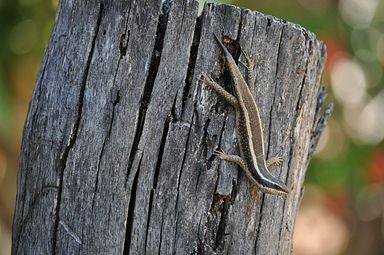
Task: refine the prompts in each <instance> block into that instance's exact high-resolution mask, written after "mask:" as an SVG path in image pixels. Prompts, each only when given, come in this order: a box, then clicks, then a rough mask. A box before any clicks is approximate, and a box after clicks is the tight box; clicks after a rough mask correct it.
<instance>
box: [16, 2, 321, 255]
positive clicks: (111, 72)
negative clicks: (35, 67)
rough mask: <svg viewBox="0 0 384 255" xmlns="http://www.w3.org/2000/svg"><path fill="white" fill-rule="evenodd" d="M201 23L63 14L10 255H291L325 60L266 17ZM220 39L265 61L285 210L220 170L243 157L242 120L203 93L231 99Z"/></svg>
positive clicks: (130, 5)
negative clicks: (211, 83) (227, 156)
mask: <svg viewBox="0 0 384 255" xmlns="http://www.w3.org/2000/svg"><path fill="white" fill-rule="evenodd" d="M197 12H198V2H197V1H195V0H188V1H186V0H174V1H170V0H168V1H158V0H143V1H142V0H140V1H134V0H127V1H112V0H111V1H107V0H105V1H101V0H98V1H96V0H95V1H70V0H62V1H60V5H59V8H58V12H57V17H56V22H55V25H54V28H53V31H52V35H51V38H50V41H49V44H48V46H47V49H46V51H45V54H44V57H43V60H42V64H41V69H40V72H39V74H38V78H37V81H36V86H35V89H34V92H33V96H32V99H31V103H30V108H29V112H28V117H27V120H26V123H25V129H24V135H23V144H22V149H21V157H20V166H19V174H18V188H17V205H16V209H15V215H14V226H13V246H12V252H13V254H123V253H124V254H143V253H144V252H146V253H148V254H289V253H291V246H292V234H293V227H294V222H295V216H296V213H297V209H298V205H299V202H300V199H301V196H302V194H303V180H304V175H305V171H306V167H307V163H308V160H309V158H310V157H309V155H310V154H311V153H312V152H313V151H312V149H311V148H312V147H313V146H312V147H311V145H313V144H316V141H313V139H312V140H311V138H312V137H315V140H316V139H317V138H318V134H319V133H321V130H317V131H316V132H317V133H316V135H317V136H316V135H313V134H312V130H314V127H315V126H316V124H317V121H318V119H319V116H318V115H319V110H318V109H319V108H320V105H321V104H318V102H317V101H318V94H319V91H320V79H321V73H322V69H323V65H324V62H325V47H324V45H323V43H321V42H319V41H318V40H317V39H316V38H315V36H314V35H313V34H312V33H310V32H308V31H306V30H305V29H303V28H302V27H300V26H298V25H295V24H292V23H289V22H286V21H283V20H280V19H277V18H275V17H272V16H267V15H264V14H261V13H259V12H255V11H251V10H247V9H240V8H238V7H234V6H230V5H223V4H207V5H206V6H205V8H204V11H203V13H202V15H201V16H199V17H198V15H197ZM213 32H215V33H216V34H218V35H221V34H223V35H225V38H226V42H227V46H228V48H229V49H230V51H231V52H232V54H233V55H234V56H235V57H236V59H238V60H239V62H241V61H242V62H244V61H245V59H244V57H243V55H242V54H241V52H242V51H243V52H246V53H248V54H250V55H252V56H253V57H254V58H255V59H256V68H255V73H256V76H257V79H256V85H255V90H254V91H253V93H254V95H255V98H256V102H257V104H258V106H259V108H260V114H261V118H262V121H263V125H264V131H265V133H264V138H265V143H266V151H267V155H268V157H271V156H276V155H279V156H281V157H283V159H284V162H283V165H282V166H280V167H274V168H272V174H273V175H275V176H279V178H280V179H282V180H285V181H286V183H287V184H288V186H289V187H292V191H291V193H290V194H289V196H288V197H278V196H275V195H268V194H263V193H261V192H259V191H258V190H257V188H256V187H255V186H254V185H252V184H251V183H250V182H249V180H248V179H247V178H246V177H245V175H244V173H243V172H242V171H241V170H240V169H239V168H238V167H237V166H236V165H233V164H231V163H227V162H223V161H220V160H219V159H217V158H216V157H215V156H213V155H212V153H213V151H214V150H215V149H216V148H218V147H220V148H222V149H223V150H224V151H226V152H228V153H234V154H238V148H237V143H236V138H235V129H234V122H235V113H234V110H233V109H231V108H230V107H229V106H228V105H227V104H226V103H225V102H223V100H222V99H220V98H219V97H218V96H217V95H216V94H215V93H214V92H212V91H210V90H208V89H206V87H205V86H204V85H203V84H202V82H201V81H199V78H200V75H201V73H202V72H208V73H210V74H211V75H212V76H213V77H215V78H217V79H218V80H219V81H220V83H221V84H222V85H223V86H225V87H226V88H227V89H228V90H230V87H231V86H230V83H229V82H228V81H229V77H228V74H227V73H226V72H224V65H223V59H222V57H221V56H222V53H221V51H220V49H219V47H218V46H217V44H216V42H215V41H214V39H213V36H212V33H213ZM240 49H241V50H240ZM239 67H240V68H241V70H242V71H243V73H244V74H246V72H245V68H244V66H242V65H241V64H240V63H239ZM223 73H224V74H223Z"/></svg>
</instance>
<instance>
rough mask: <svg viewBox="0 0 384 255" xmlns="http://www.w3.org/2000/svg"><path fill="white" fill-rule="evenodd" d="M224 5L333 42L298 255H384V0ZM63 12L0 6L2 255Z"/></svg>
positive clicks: (47, 5) (33, 5) (33, 3)
mask: <svg viewBox="0 0 384 255" xmlns="http://www.w3.org/2000/svg"><path fill="white" fill-rule="evenodd" d="M200 2H201V3H203V2H204V1H200ZM217 2H226V3H231V4H234V5H237V6H240V7H245V8H250V9H253V10H258V11H260V12H263V13H265V14H271V15H274V16H277V17H280V18H282V19H285V20H288V21H291V22H294V23H297V24H300V25H302V26H303V27H305V28H307V29H309V30H311V31H312V32H314V33H315V34H316V35H317V36H318V38H320V39H321V40H323V41H324V42H325V43H326V45H327V51H328V60H327V64H326V67H325V72H324V75H323V83H325V84H328V85H329V93H330V95H329V97H328V101H333V102H334V103H335V111H334V112H333V114H332V116H331V119H330V120H329V123H328V126H327V128H326V129H325V131H324V133H323V135H322V137H321V140H320V142H319V145H318V148H317V152H316V154H315V156H314V158H313V159H312V161H311V164H310V166H309V169H308V171H307V177H306V187H305V195H304V198H303V201H302V203H301V207H300V212H299V214H298V217H297V221H296V227H295V234H294V245H293V254H297V255H306V254H311V255H317V254H319V255H323V254H327V255H332V254H335V255H338V254H352V255H354V254H356V255H357V254H368V255H370V254H372V255H375V254H384V221H383V218H384V146H383V138H384V77H383V71H384V1H383V0H288V1H287V0H269V1H262V0H234V1H217ZM56 8H57V0H50V1H47V0H0V255H3V254H10V245H11V228H12V216H13V210H14V206H15V196H16V195H15V192H16V175H17V167H18V157H19V150H20V143H21V135H22V130H23V125H24V120H25V116H26V112H27V110H28V103H29V100H30V97H31V93H32V89H33V86H34V83H35V79H36V74H37V71H38V69H39V65H40V60H41V57H42V54H43V51H44V48H45V46H46V44H47V41H48V38H49V35H50V31H51V28H52V26H53V23H54V18H55V11H56Z"/></svg>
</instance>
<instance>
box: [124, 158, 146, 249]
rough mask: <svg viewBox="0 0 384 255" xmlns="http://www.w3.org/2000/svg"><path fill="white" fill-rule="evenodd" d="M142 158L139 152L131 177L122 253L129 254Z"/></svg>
mask: <svg viewBox="0 0 384 255" xmlns="http://www.w3.org/2000/svg"><path fill="white" fill-rule="evenodd" d="M142 159H143V154H141V156H140V160H139V163H138V166H137V170H136V173H135V177H134V179H133V183H132V189H131V193H130V197H129V204H128V216H127V223H126V231H125V242H124V250H123V254H129V248H130V246H131V239H132V238H131V235H132V225H133V220H134V216H135V205H136V190H137V182H138V179H139V172H140V167H141V161H142Z"/></svg>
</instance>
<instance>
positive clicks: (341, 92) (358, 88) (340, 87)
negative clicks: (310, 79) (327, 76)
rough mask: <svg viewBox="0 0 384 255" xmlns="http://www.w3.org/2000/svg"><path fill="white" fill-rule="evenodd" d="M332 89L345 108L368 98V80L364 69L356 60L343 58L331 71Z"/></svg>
mask: <svg viewBox="0 0 384 255" xmlns="http://www.w3.org/2000/svg"><path fill="white" fill-rule="evenodd" d="M331 81H332V88H333V92H334V94H335V97H336V98H337V100H338V101H339V102H340V103H342V104H343V105H344V106H354V105H356V104H358V103H361V101H362V100H363V99H364V98H365V96H366V91H365V90H366V87H367V84H366V79H365V74H364V71H363V69H362V67H361V66H360V65H359V64H358V63H357V62H356V61H354V60H352V59H347V58H341V59H339V60H338V61H337V62H336V63H335V65H334V66H333V68H332V70H331Z"/></svg>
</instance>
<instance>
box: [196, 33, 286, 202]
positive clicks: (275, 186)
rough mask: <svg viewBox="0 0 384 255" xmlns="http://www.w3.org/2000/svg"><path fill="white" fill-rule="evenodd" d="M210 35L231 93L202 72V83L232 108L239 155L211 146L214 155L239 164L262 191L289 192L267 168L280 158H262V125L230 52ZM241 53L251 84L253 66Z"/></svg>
mask: <svg viewBox="0 0 384 255" xmlns="http://www.w3.org/2000/svg"><path fill="white" fill-rule="evenodd" d="M213 35H214V37H215V40H216V41H217V43H218V44H219V46H220V48H221V49H222V51H223V53H224V61H225V66H226V68H227V69H228V71H229V73H230V76H231V79H232V84H233V88H234V92H235V93H234V94H235V95H232V94H231V93H229V92H227V91H226V90H225V89H224V88H223V87H221V86H220V85H219V84H217V83H216V82H215V81H214V80H213V79H212V78H211V77H210V76H208V75H207V74H206V73H203V74H202V77H201V78H202V81H203V83H205V84H206V85H207V86H208V87H210V88H211V89H212V90H214V91H215V92H216V93H217V94H218V95H220V96H221V97H223V98H224V99H225V101H227V103H229V104H230V105H231V106H232V107H233V108H234V109H235V112H236V136H237V139H238V141H239V149H240V156H238V155H228V154H226V153H224V152H223V151H221V150H215V151H214V155H216V156H218V157H219V158H220V159H221V160H225V161H229V162H233V163H236V164H237V165H239V166H240V168H241V169H243V170H244V172H245V174H246V176H247V177H248V178H249V179H250V180H251V182H252V183H254V184H255V185H256V186H257V187H258V188H259V190H261V191H262V192H264V193H269V194H274V195H287V194H288V193H289V189H288V188H287V186H286V185H285V184H284V183H283V182H282V181H280V180H279V179H278V178H276V177H275V176H273V175H272V174H271V173H270V171H269V169H268V167H269V166H271V165H274V164H281V162H282V160H281V158H279V157H273V158H271V159H270V160H267V161H266V160H265V150H264V139H263V128H262V123H261V118H260V113H259V109H258V107H257V105H256V101H255V100H254V98H253V96H252V94H251V91H250V89H249V87H248V85H247V82H246V81H245V80H244V78H243V76H242V74H241V72H240V70H239V68H238V66H237V65H236V62H235V60H234V59H233V57H232V55H231V54H230V53H229V51H228V50H227V48H226V47H225V46H224V44H223V43H222V42H221V40H220V39H219V38H218V37H217V35H216V34H215V33H214V34H213ZM244 56H245V58H246V60H247V62H248V65H247V69H248V83H249V84H250V85H251V86H252V84H254V82H255V78H254V76H253V73H252V71H253V70H250V69H253V65H252V64H253V63H252V62H251V60H250V58H249V56H247V55H245V54H244Z"/></svg>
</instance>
